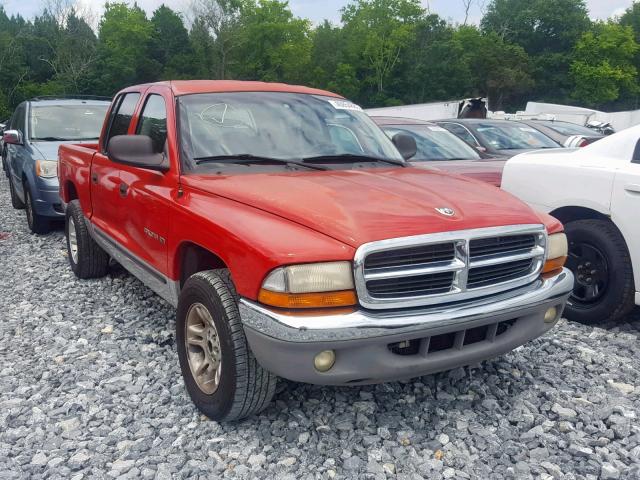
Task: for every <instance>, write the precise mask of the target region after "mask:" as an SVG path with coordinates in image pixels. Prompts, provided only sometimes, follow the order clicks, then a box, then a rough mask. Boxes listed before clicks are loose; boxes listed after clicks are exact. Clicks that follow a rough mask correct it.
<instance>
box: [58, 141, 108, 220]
mask: <svg viewBox="0 0 640 480" xmlns="http://www.w3.org/2000/svg"><path fill="white" fill-rule="evenodd" d="M97 151H98V144H97V143H82V144H78V143H69V144H65V145H61V146H60V148H58V179H59V180H60V198H61V199H62V200H63V201H64V202H65V203H68V202H70V201H71V200H75V199H80V203H81V204H82V205H83V208H86V207H85V206H88V205H91V199H90V195H91V189H90V181H91V180H90V179H91V160H92V159H93V156H94V155H95V154H96V152H97ZM74 185H75V186H74ZM85 197H86V198H85ZM84 213H85V215H87V216H90V214H91V212H89V211H85V212H84Z"/></svg>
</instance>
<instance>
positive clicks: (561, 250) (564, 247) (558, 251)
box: [542, 233, 569, 273]
mask: <svg viewBox="0 0 640 480" xmlns="http://www.w3.org/2000/svg"><path fill="white" fill-rule="evenodd" d="M568 252H569V244H568V243H567V236H566V235H565V234H564V233H554V234H553V235H549V243H548V245H547V261H546V262H545V264H544V268H543V269H542V273H550V272H554V271H556V270H559V269H561V268H562V267H564V264H565V262H566V261H567V254H568Z"/></svg>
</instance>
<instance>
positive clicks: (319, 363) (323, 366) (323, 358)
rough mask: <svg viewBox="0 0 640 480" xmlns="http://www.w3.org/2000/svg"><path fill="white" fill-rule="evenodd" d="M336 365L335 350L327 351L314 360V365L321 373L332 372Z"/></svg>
mask: <svg viewBox="0 0 640 480" xmlns="http://www.w3.org/2000/svg"><path fill="white" fill-rule="evenodd" d="M334 363H336V354H335V352H334V351H333V350H325V351H324V352H320V353H319V354H317V355H316V358H314V359H313V365H314V367H316V370H318V371H319V372H327V371H329V370H331V367H333V364H334Z"/></svg>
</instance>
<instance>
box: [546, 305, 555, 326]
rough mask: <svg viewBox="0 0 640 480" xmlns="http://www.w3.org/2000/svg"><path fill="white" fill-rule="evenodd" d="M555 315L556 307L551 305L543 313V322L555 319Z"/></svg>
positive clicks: (550, 321)
mask: <svg viewBox="0 0 640 480" xmlns="http://www.w3.org/2000/svg"><path fill="white" fill-rule="evenodd" d="M557 316H558V309H557V308H556V307H551V308H550V309H549V310H547V311H546V313H545V314H544V321H545V323H552V322H554V321H555V320H556V318H557Z"/></svg>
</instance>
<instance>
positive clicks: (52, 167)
mask: <svg viewBox="0 0 640 480" xmlns="http://www.w3.org/2000/svg"><path fill="white" fill-rule="evenodd" d="M36 175H37V176H39V177H42V178H53V177H56V176H58V162H57V161H56V160H36Z"/></svg>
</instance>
